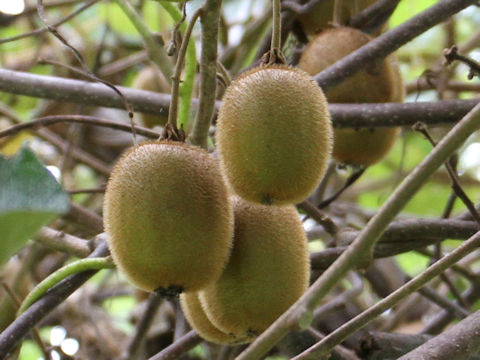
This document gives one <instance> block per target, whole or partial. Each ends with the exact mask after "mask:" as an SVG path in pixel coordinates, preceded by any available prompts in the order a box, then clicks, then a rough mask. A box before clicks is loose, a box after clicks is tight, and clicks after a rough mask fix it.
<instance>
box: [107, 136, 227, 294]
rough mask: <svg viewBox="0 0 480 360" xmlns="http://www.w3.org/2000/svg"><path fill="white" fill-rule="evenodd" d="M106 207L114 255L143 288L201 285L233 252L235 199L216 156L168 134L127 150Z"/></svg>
mask: <svg viewBox="0 0 480 360" xmlns="http://www.w3.org/2000/svg"><path fill="white" fill-rule="evenodd" d="M103 211H104V223H105V230H106V232H107V234H108V236H109V248H110V251H111V253H112V257H113V260H114V262H115V263H116V265H117V266H118V268H119V269H120V270H121V271H122V272H123V273H124V274H125V276H126V277H127V279H128V280H129V281H130V282H131V283H133V284H134V285H136V286H137V287H138V288H140V289H143V290H145V291H154V290H155V291H157V292H158V293H159V294H161V295H165V296H173V295H176V294H178V293H180V292H181V291H184V290H185V291H196V290H199V289H200V288H202V287H204V286H206V285H208V284H209V283H211V282H212V281H215V280H216V279H217V278H218V277H219V276H220V274H221V272H222V270H223V268H224V266H225V264H226V262H227V259H228V256H229V254H230V249H231V244H232V231H233V209H232V203H231V201H230V198H229V196H228V191H227V188H226V185H225V183H224V181H223V177H222V174H221V172H220V169H219V166H218V162H217V161H216V160H214V159H213V158H212V157H210V156H209V155H208V153H207V152H206V151H204V150H202V149H200V148H198V147H194V146H191V145H187V144H184V143H180V142H173V141H165V140H164V141H159V142H146V143H143V144H140V145H139V146H135V147H133V148H132V149H130V150H129V151H127V152H126V153H125V154H124V155H123V156H122V157H121V158H120V160H119V161H118V162H117V164H116V165H115V167H114V169H113V172H112V174H111V176H110V179H109V181H108V183H107V188H106V192H105V199H104V206H103Z"/></svg>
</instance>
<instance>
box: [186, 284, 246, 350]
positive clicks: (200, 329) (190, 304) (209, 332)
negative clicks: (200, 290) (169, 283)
mask: <svg viewBox="0 0 480 360" xmlns="http://www.w3.org/2000/svg"><path fill="white" fill-rule="evenodd" d="M180 305H181V306H182V310H183V313H184V314H185V317H186V318H187V321H188V323H189V324H190V326H191V327H192V329H194V330H195V331H196V332H197V333H198V335H200V336H201V337H202V338H203V339H205V340H207V341H210V342H212V343H215V344H226V345H231V344H242V343H245V342H249V341H245V340H246V339H245V338H244V339H240V338H237V337H236V336H235V335H233V334H226V333H224V332H223V331H221V330H219V329H218V328H216V327H215V326H214V325H213V324H212V322H211V321H210V320H209V319H208V317H207V315H205V311H204V310H203V308H202V305H201V303H200V300H199V299H198V294H197V293H196V292H193V293H192V292H190V293H183V294H181V295H180Z"/></svg>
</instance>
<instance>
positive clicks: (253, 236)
mask: <svg viewBox="0 0 480 360" xmlns="http://www.w3.org/2000/svg"><path fill="white" fill-rule="evenodd" d="M234 217H235V221H234V223H235V229H234V240H233V250H232V254H231V256H230V259H229V261H228V264H227V266H226V268H225V270H224V271H223V273H222V276H221V277H220V279H219V280H217V281H216V282H214V283H212V284H210V285H208V286H207V287H206V288H204V289H203V290H201V291H199V293H198V294H199V298H200V302H201V304H202V307H203V310H204V311H205V314H206V315H207V317H208V318H209V319H210V321H211V322H212V324H213V325H214V326H215V327H217V328H218V329H220V330H221V331H223V332H224V333H227V334H232V335H234V336H236V337H237V338H240V339H243V338H247V339H248V341H252V340H253V338H255V337H256V336H257V335H259V334H260V333H262V332H263V331H264V330H265V329H267V328H268V327H269V326H270V325H271V324H272V323H273V322H274V321H275V320H276V319H277V318H278V317H279V316H280V315H281V314H282V313H283V312H285V311H286V310H287V309H288V308H289V307H290V306H291V305H292V304H293V303H294V302H295V301H296V300H297V299H298V298H299V297H300V296H301V295H302V294H303V293H304V292H305V291H306V289H307V287H308V282H309V278H310V262H309V254H308V248H307V238H306V235H305V231H304V229H303V226H302V222H301V221H300V219H299V216H298V213H297V210H296V209H295V207H294V206H293V205H286V206H281V207H279V206H266V205H258V204H254V203H249V202H246V201H243V200H241V199H240V198H238V197H235V198H234Z"/></svg>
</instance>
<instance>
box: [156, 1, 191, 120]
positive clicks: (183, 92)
mask: <svg viewBox="0 0 480 360" xmlns="http://www.w3.org/2000/svg"><path fill="white" fill-rule="evenodd" d="M160 4H161V5H162V6H163V8H164V9H165V10H166V11H167V12H168V14H169V15H170V17H171V18H172V19H173V21H175V22H178V21H180V19H181V18H182V13H181V12H180V10H179V9H178V8H177V7H176V6H175V5H173V4H171V3H169V2H166V1H161V2H160ZM180 30H181V32H182V34H185V32H186V30H187V25H186V24H185V23H183V24H182V25H181V26H180ZM184 41H185V40H184ZM196 72H197V50H196V46H195V41H188V46H187V58H186V60H185V73H184V76H183V81H182V83H181V84H180V92H179V93H180V99H179V103H178V120H177V123H178V126H179V127H180V128H182V127H183V129H187V126H188V122H189V119H190V108H191V103H192V96H193V84H194V81H195V73H196Z"/></svg>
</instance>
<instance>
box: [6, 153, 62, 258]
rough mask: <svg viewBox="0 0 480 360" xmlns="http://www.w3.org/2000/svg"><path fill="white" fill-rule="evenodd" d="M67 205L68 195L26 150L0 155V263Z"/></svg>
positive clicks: (59, 213) (60, 212)
mask: <svg viewBox="0 0 480 360" xmlns="http://www.w3.org/2000/svg"><path fill="white" fill-rule="evenodd" d="M68 209H69V199H68V195H67V194H66V193H65V191H64V190H63V189H62V187H61V186H60V184H59V183H58V182H57V181H56V180H55V178H54V177H53V176H52V174H50V172H49V171H48V170H47V169H46V168H45V167H44V166H43V165H42V164H41V163H40V162H39V161H38V159H37V158H36V157H35V155H34V154H33V153H32V152H31V151H30V150H28V149H27V148H23V149H22V150H20V151H19V153H18V154H16V155H15V156H14V157H12V158H10V159H6V158H4V157H2V156H0V264H2V263H4V262H5V261H6V260H8V259H9V258H10V256H12V255H13V254H15V253H16V252H17V251H18V250H20V249H21V248H22V246H23V245H25V243H26V242H27V240H28V239H29V238H31V237H32V236H33V235H34V234H35V233H36V232H37V231H38V230H39V229H40V228H41V227H42V226H44V225H46V224H48V223H49V222H51V221H52V220H53V219H55V218H56V217H57V216H58V215H61V214H64V213H65V212H67V211H68Z"/></svg>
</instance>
